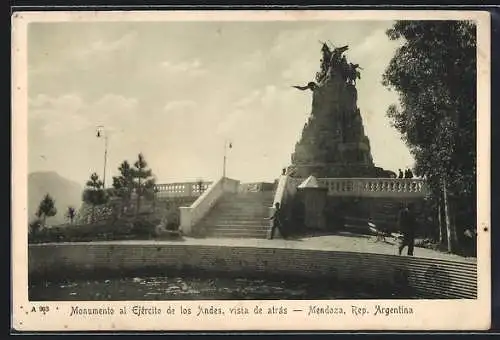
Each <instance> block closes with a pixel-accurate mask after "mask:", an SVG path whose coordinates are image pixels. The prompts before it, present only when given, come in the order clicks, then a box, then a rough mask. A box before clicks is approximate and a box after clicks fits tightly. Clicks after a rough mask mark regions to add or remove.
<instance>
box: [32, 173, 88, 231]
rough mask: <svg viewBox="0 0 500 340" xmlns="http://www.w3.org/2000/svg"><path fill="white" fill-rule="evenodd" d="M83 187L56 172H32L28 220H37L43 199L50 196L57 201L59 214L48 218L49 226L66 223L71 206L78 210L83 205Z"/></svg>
mask: <svg viewBox="0 0 500 340" xmlns="http://www.w3.org/2000/svg"><path fill="white" fill-rule="evenodd" d="M82 191H83V187H82V186H81V185H80V184H78V183H77V182H74V181H71V180H69V179H67V178H64V177H62V176H60V175H59V174H58V173H56V172H52V171H51V172H32V173H30V174H29V175H28V220H29V221H32V220H33V219H34V218H35V213H36V211H37V209H38V205H39V204H40V201H41V200H42V198H43V197H44V196H45V195H46V194H49V195H50V196H52V198H53V199H54V200H55V205H56V208H57V214H56V215H55V216H54V217H49V218H47V223H48V224H49V225H57V224H62V223H66V222H67V219H66V217H65V216H66V212H67V210H68V207H69V206H73V207H75V208H76V210H77V211H78V209H79V208H80V205H81V204H82Z"/></svg>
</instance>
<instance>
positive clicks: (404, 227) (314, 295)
mask: <svg viewBox="0 0 500 340" xmlns="http://www.w3.org/2000/svg"><path fill="white" fill-rule="evenodd" d="M311 12H313V13H310V12H307V11H305V12H302V14H303V16H300V13H301V11H275V12H274V14H273V11H268V12H266V13H264V12H259V11H251V12H245V11H239V12H238V11H234V12H233V11H228V12H227V13H224V14H223V13H221V12H216V11H214V12H200V11H192V12H189V13H188V12H184V13H182V12H179V13H176V14H173V13H170V14H169V15H165V16H163V17H162V16H161V15H160V12H158V13H157V15H151V16H150V17H148V16H147V15H146V14H147V13H140V12H139V13H138V14H137V15H136V16H135V17H134V16H133V15H132V14H133V13H121V16H120V14H119V13H114V14H113V13H112V12H109V13H107V14H109V16H106V13H105V12H101V13H98V12H96V13H83V12H80V13H78V12H74V13H69V12H68V13H66V12H62V13H57V14H56V13H38V14H37V13H34V12H33V13H20V14H19V15H18V16H17V17H16V16H14V18H13V23H15V22H16V20H17V21H18V22H22V25H21V24H19V25H18V26H19V27H21V26H22V27H23V28H22V29H20V30H19V31H17V32H16V30H15V25H14V29H13V36H15V37H17V36H16V34H21V33H22V34H23V35H24V36H23V37H22V38H19V39H18V40H16V41H17V44H18V45H17V46H21V48H22V50H23V52H22V55H19V56H18V57H17V58H16V62H17V63H18V65H17V68H13V79H14V80H13V86H16V85H15V84H18V85H19V84H22V86H21V85H20V86H19V87H18V88H17V90H18V92H17V93H16V94H15V95H14V97H15V96H16V95H17V96H18V97H17V100H18V101H19V102H22V104H19V105H17V110H16V105H14V111H13V122H14V121H15V122H14V123H13V124H14V125H13V132H14V134H13V135H14V137H13V138H14V139H13V141H14V142H13V154H14V161H13V162H16V160H17V163H15V164H16V165H14V168H15V167H16V166H17V167H18V168H17V170H14V171H15V172H16V174H15V175H13V176H14V177H13V191H14V192H13V202H14V210H15V211H14V212H21V214H22V215H23V216H21V217H19V218H15V219H14V220H13V221H14V222H13V229H15V232H14V238H13V241H12V242H13V243H14V244H15V245H14V247H13V248H14V253H13V266H14V267H16V268H19V269H18V271H17V272H16V273H19V275H17V274H14V275H13V290H15V291H18V290H19V291H20V290H23V292H22V293H19V294H21V295H22V296H23V299H24V298H26V299H27V300H26V301H25V302H23V303H22V304H21V305H16V304H15V303H14V305H13V308H14V309H17V311H16V313H19V315H20V316H19V317H17V320H18V321H19V320H21V319H20V318H21V316H23V317H24V316H26V317H27V316H28V315H30V316H32V317H37V318H38V319H37V320H39V318H40V317H41V315H42V314H43V315H52V318H57V314H54V313H57V312H56V311H55V308H57V309H58V310H59V309H63V307H61V306H63V305H64V306H66V307H64V308H65V309H67V311H65V312H64V313H65V314H64V318H66V319H69V318H72V319H75V318H82V317H84V316H86V317H90V318H94V317H97V316H98V317H99V320H103V319H102V318H104V317H106V316H113V315H114V314H120V315H121V314H127V313H128V314H129V315H135V316H144V317H151V316H152V315H153V316H155V315H160V314H161V315H169V314H172V315H176V317H177V316H178V317H181V316H182V315H187V316H189V317H190V318H194V317H198V318H201V317H203V316H205V317H208V316H214V315H215V316H214V317H218V316H225V317H236V316H238V323H239V324H242V325H243V324H244V320H243V319H242V317H243V318H244V316H245V315H249V314H252V315H253V316H252V317H256V316H255V315H257V316H258V315H259V314H267V315H271V316H272V317H275V318H276V317H277V318H282V317H283V318H286V316H290V317H291V316H293V318H295V319H290V320H295V322H297V320H302V321H300V322H302V323H303V325H302V326H303V328H308V325H307V321H303V317H306V318H310V317H312V316H316V320H315V321H314V322H319V321H318V320H317V318H319V317H325V316H328V317H326V319H328V320H330V321H326V319H325V320H323V323H326V325H325V326H317V327H319V328H325V327H327V328H328V327H334V328H336V327H340V326H341V325H337V326H332V321H331V319H332V316H334V317H335V318H339V317H341V316H342V315H346V316H350V317H358V318H359V317H360V316H364V315H365V314H366V315H367V317H368V315H369V316H370V317H372V316H373V317H380V316H384V317H385V318H387V317H391V316H392V317H394V318H401V317H412V318H414V319H418V318H421V320H424V318H428V317H429V316H424V314H426V313H429V311H430V310H429V309H427V310H424V309H423V307H422V308H421V309H420V311H419V312H417V310H418V309H419V308H418V307H417V305H414V303H418V302H419V301H422V302H423V303H424V302H425V303H429V305H428V306H432V304H433V303H436V308H438V306H440V305H438V303H439V301H443V302H444V301H450V300H451V301H454V303H461V304H462V303H463V304H464V305H465V304H467V306H478V305H477V304H476V303H478V302H479V298H481V301H482V302H481V303H482V306H485V310H483V311H482V312H478V313H479V314H480V315H482V316H484V315H489V314H488V313H489V302H488V301H486V300H489V299H490V295H489V294H490V292H489V283H485V282H482V281H481V280H483V281H484V280H487V281H489V280H490V278H489V275H490V274H489V261H490V258H489V257H490V255H489V254H490V253H489V251H490V250H489V234H488V227H489V166H490V163H489V139H488V138H489V115H490V112H489V106H488V105H489V102H488V103H486V104H484V103H483V104H481V101H487V100H489V78H488V77H489V67H490V66H489V50H488V52H487V53H486V52H484V51H483V50H481V48H483V49H488V48H489V47H488V46H489V45H484V47H482V45H480V41H482V42H483V43H484V41H486V43H487V44H489V40H488V36H487V35H486V39H484V38H483V39H482V40H481V39H480V34H479V33H480V31H479V26H480V23H481V24H482V25H484V23H485V22H486V23H488V21H487V20H483V19H484V18H485V16H484V14H483V16H480V15H479V14H478V13H477V12H461V13H457V12H455V17H453V16H452V14H451V13H442V14H441V15H438V13H436V15H434V17H433V13H430V12H429V15H422V13H425V12H418V13H420V14H419V15H417V14H415V15H413V16H411V13H404V14H409V17H406V16H405V15H403V12H401V13H400V14H397V13H398V12H395V11H391V12H389V13H390V14H389V15H386V14H385V13H383V11H380V12H377V11H371V12H369V13H366V15H361V13H363V12H362V11H360V12H357V13H352V17H349V15H347V13H351V12H347V11H345V12H343V11H337V12H328V11H325V12H322V11H311ZM51 14H52V15H51ZM327 14H328V15H327ZM30 15H31V16H30ZM28 18H31V19H29V20H28ZM486 18H488V16H487V15H486ZM481 29H483V31H482V33H483V34H485V28H484V27H483V26H481ZM21 31H22V32H21ZM486 31H487V32H486V33H488V34H489V28H488V26H487V25H486ZM14 44H16V43H14ZM13 49H14V47H13ZM17 52H19V50H17ZM13 53H16V52H13ZM19 53H21V52H19ZM480 58H481V59H480ZM480 76H484V77H483V79H482V80H481V77H480ZM16 79H17V80H16ZM481 84H482V85H481ZM481 86H482V88H481ZM480 89H482V91H481V90H480ZM21 117H22V118H21ZM479 122H481V124H479ZM16 127H17V128H16ZM483 127H484V130H483ZM487 128H488V129H487ZM486 129H487V130H488V131H485V130H486ZM16 155H17V157H16ZM16 176H17V177H16ZM481 181H486V182H481ZM481 183H483V184H481ZM16 192H17V194H16ZM16 195H17V196H16ZM480 202H481V203H480ZM23 252H24V253H26V254H24V253H23ZM16 254H19V255H18V256H16ZM23 259H25V262H23V261H24V260H23ZM481 277H482V278H483V279H481ZM16 280H17V281H18V283H16ZM479 282H482V284H483V286H482V287H483V288H481V287H480V286H479ZM20 283H23V286H19V284H20ZM343 300H345V301H350V302H349V303H348V304H336V303H335V301H343ZM266 301H268V302H269V303H268V304H264V305H262V306H261V307H256V302H259V303H265V302H266ZM287 301H293V302H294V303H299V305H298V307H297V306H295V305H289V304H287ZM300 301H302V302H300ZM315 301H316V302H315ZM370 301H371V304H369V305H365V306H364V305H362V303H364V302H367V303H370ZM97 302H99V303H97ZM119 302H126V303H127V304H126V306H127V307H123V310H122V308H121V307H110V306H121V304H120V303H119ZM156 302H158V303H165V304H161V305H155V303H156ZM197 302H202V303H204V304H201V305H199V304H196V303H197ZM212 302H213V303H212ZM215 302H217V303H215ZM58 303H61V304H58ZM117 303H118V304H117ZM172 303H173V304H172ZM193 303H195V304H193ZM231 303H232V304H231ZM484 303H486V304H484ZM49 304H50V308H49ZM228 304H231V305H228ZM53 306H54V307H53ZM55 306H59V307H55ZM426 306H427V305H426ZM455 306H458V305H455ZM254 307H255V308H254ZM19 308H20V309H19ZM23 308H24V309H23ZM259 308H260V311H259ZM471 308H472V307H471ZM170 309H171V311H170ZM486 309H488V310H486ZM455 310H456V309H455ZM122 312H123V313H122ZM51 313H52V314H51ZM467 313H470V314H467ZM467 313H466V312H464V314H463V315H462V316H458V317H463V318H464V319H470V318H473V317H474V313H472V312H471V310H469V312H467ZM14 314H15V313H14ZM479 314H478V315H479ZM457 315H461V314H457ZM448 318H451V319H453V315H448ZM40 320H41V319H40ZM40 320H39V321H38V322H41V321H40ZM155 320H156V319H155ZM189 320H191V321H189V322H190V323H191V324H192V326H193V327H194V328H196V326H195V325H193V324H194V323H195V322H196V321H193V320H195V319H189ZM221 320H222V319H221ZM255 320H256V319H255ZM269 320H270V321H269V322H271V319H269ZM280 320H281V319H280ZM157 321H158V320H157ZM434 321H436V320H434ZM54 322H55V321H54ZM65 322H66V321H65ZM87 322H89V320H87ZM129 322H130V321H129ZM206 322H209V321H206ZM220 322H222V321H220ZM273 322H274V321H273ZM276 322H277V323H278V324H279V322H278V321H276ZM290 322H291V321H290ZM336 322H337V323H340V322H341V321H336ZM455 322H456V323H460V322H462V321H461V320H460V319H455ZM464 322H465V320H464ZM471 322H472V321H471ZM488 322H489V320H485V319H484V318H483V319H482V320H480V321H478V322H477V323H478V326H479V325H482V326H483V327H484V326H486V324H487V323H488ZM109 323H111V321H110V322H109ZM157 323H158V322H157ZM160 323H161V322H160ZM226 323H227V321H226ZM229 323H231V321H229ZM118 324H120V323H119V322H118V323H116V324H115V325H118ZM358 324H359V327H360V329H362V328H363V326H362V325H363V323H362V320H361V321H358ZM368 324H369V323H367V325H368ZM430 324H431V323H430V321H429V324H428V325H429V326H430ZM465 324H470V323H469V322H465ZM21 325H22V322H21ZM219 325H220V324H219ZM422 325H424V326H425V325H426V323H425V322H424V321H422ZM68 326H69V324H66V323H65V324H64V328H68ZM174 326H175V325H170V326H168V327H174ZM230 326H231V325H226V327H230ZM261 326H262V324H261ZM60 327H61V328H62V324H61V326H60ZM95 327H96V326H95ZM99 327H103V326H99ZM112 327H122V328H123V329H125V328H126V329H129V327H132V326H131V325H127V324H126V323H122V324H121V326H112ZM165 327H166V326H165ZM186 327H187V326H186ZM235 327H236V326H235ZM237 327H238V328H240V329H241V327H242V326H237ZM243 327H244V326H243ZM249 327H250V326H249ZM273 327H274V326H273ZM349 327H352V326H349ZM367 327H371V328H373V327H377V326H376V322H375V323H373V322H372V323H370V324H369V325H368V326H367ZM458 327H460V326H458ZM69 328H71V327H69ZM184 328H185V327H184ZM250 328H251V327H250ZM340 328H342V327H340ZM86 329H89V328H86Z"/></svg>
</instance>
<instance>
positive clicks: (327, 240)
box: [78, 232, 476, 263]
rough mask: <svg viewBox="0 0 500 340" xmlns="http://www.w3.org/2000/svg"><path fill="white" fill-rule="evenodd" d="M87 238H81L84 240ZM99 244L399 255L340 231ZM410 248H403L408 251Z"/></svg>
mask: <svg viewBox="0 0 500 340" xmlns="http://www.w3.org/2000/svg"><path fill="white" fill-rule="evenodd" d="M82 243H85V242H78V244H82ZM92 243H99V244H110V245H112V244H136V245H138V244H139V245H140V244H144V245H150V244H162V245H165V244H179V243H182V244H185V245H200V246H221V247H259V248H288V249H307V250H320V251H337V252H356V253H374V254H386V255H397V245H396V243H395V242H394V240H393V239H391V238H387V239H386V242H382V241H379V242H375V238H374V237H370V236H363V235H355V234H350V233H347V232H346V233H339V234H337V235H326V236H312V237H302V238H297V239H291V240H283V239H273V240H266V239H248V238H191V237H183V238H182V239H179V240H124V241H99V242H92ZM406 251H407V248H405V249H404V250H403V254H406ZM414 257H421V258H432V259H439V260H449V261H459V262H469V263H470V262H472V263H475V262H476V258H465V257H462V256H459V255H453V254H447V253H442V252H438V251H435V250H431V249H426V248H419V247H415V250H414Z"/></svg>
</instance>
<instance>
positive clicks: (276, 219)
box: [267, 202, 284, 240]
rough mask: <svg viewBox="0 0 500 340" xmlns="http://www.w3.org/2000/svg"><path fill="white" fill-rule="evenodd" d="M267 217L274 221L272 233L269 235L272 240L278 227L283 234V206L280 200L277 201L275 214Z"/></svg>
mask: <svg viewBox="0 0 500 340" xmlns="http://www.w3.org/2000/svg"><path fill="white" fill-rule="evenodd" d="M267 219H268V220H272V221H273V225H272V227H271V235H270V236H269V239H270V240H272V239H273V238H274V232H275V231H276V229H278V230H279V231H280V233H281V236H283V232H282V230H281V225H282V224H281V208H280V204H279V203H278V202H276V203H275V204H274V213H273V215H272V216H271V217H269V218H267ZM283 238H284V237H283Z"/></svg>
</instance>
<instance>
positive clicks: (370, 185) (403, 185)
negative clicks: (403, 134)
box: [295, 178, 427, 197]
mask: <svg viewBox="0 0 500 340" xmlns="http://www.w3.org/2000/svg"><path fill="white" fill-rule="evenodd" d="M295 180H296V184H297V185H299V184H300V183H301V182H302V180H303V179H295ZM318 184H319V185H320V186H322V187H326V188H328V195H330V196H366V197H382V196H383V197H405V196H425V195H426V193H427V186H426V184H425V181H424V180H422V179H400V178H319V179H318Z"/></svg>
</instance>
